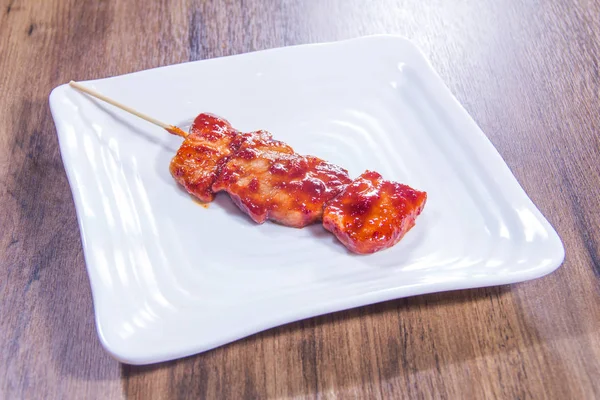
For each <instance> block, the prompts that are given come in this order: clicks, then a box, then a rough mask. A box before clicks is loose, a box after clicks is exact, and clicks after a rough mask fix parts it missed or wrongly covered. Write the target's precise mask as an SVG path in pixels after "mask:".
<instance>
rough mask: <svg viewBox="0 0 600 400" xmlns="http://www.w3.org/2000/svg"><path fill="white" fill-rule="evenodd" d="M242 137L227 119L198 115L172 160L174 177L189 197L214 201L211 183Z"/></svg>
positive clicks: (171, 169) (171, 167)
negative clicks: (190, 195)
mask: <svg viewBox="0 0 600 400" xmlns="http://www.w3.org/2000/svg"><path fill="white" fill-rule="evenodd" d="M239 136H240V135H239V132H238V131H237V130H235V129H234V128H232V126H231V125H230V124H229V122H227V121H226V120H224V119H222V118H219V117H216V116H214V115H211V114H205V113H203V114H200V115H198V116H197V117H196V119H195V120H194V123H193V124H192V127H191V128H190V134H189V135H188V136H187V137H186V138H185V140H184V142H183V143H182V145H181V147H180V148H179V150H178V151H177V154H176V155H175V157H173V159H172V160H171V165H170V167H169V169H170V171H171V175H173V178H175V180H176V181H177V182H178V183H179V184H181V185H182V186H183V187H184V188H185V189H186V190H187V191H188V192H189V193H190V194H192V195H194V196H196V197H197V198H199V199H200V200H202V201H206V202H208V201H212V200H213V199H214V193H213V191H212V189H211V187H212V184H213V182H214V181H215V179H216V177H217V174H218V172H219V169H220V168H221V166H222V164H223V163H224V162H225V160H226V158H227V156H229V155H230V154H231V153H232V152H234V151H235V150H236V148H237V147H239V144H240V141H239Z"/></svg>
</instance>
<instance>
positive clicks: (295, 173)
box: [213, 131, 351, 228]
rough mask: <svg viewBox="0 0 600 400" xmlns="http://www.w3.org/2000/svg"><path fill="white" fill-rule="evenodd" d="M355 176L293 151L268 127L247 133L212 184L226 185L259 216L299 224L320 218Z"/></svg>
mask: <svg viewBox="0 0 600 400" xmlns="http://www.w3.org/2000/svg"><path fill="white" fill-rule="evenodd" d="M350 182H351V179H350V177H349V176H348V172H347V171H346V170H345V169H343V168H340V167H338V166H336V165H333V164H330V163H328V162H326V161H323V160H321V159H320V158H317V157H313V156H302V155H299V154H296V153H294V150H293V149H292V148H291V147H290V146H288V145H287V144H285V143H283V142H280V141H277V140H274V139H272V138H271V135H270V134H269V133H268V132H264V131H259V132H255V133H251V134H247V135H246V136H245V139H244V142H243V144H241V146H240V147H239V149H238V151H237V152H236V153H235V154H234V155H232V156H231V157H230V158H229V159H228V161H227V162H226V163H225V165H224V166H223V168H222V170H221V173H220V175H219V177H218V178H217V180H216V181H215V183H214V185H213V190H214V191H215V192H216V191H219V190H224V191H226V192H227V193H229V195H230V196H231V198H232V199H233V201H234V203H235V204H236V205H237V206H238V207H239V208H240V209H242V210H243V211H244V212H246V213H247V214H248V215H249V216H250V217H251V218H252V219H253V220H254V221H255V222H257V223H263V222H265V221H266V220H272V221H275V222H278V223H280V224H283V225H287V226H291V227H296V228H301V227H304V226H306V225H309V224H312V223H314V222H316V221H318V220H320V219H321V217H322V214H323V207H324V205H325V204H326V203H327V202H328V201H329V200H331V199H332V198H334V197H335V196H336V195H337V194H338V193H340V192H341V191H342V189H343V188H344V186H345V185H346V184H348V183H350Z"/></svg>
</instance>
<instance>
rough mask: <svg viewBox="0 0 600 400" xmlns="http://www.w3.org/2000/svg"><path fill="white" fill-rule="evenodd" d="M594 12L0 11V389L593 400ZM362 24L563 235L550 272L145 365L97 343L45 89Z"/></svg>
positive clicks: (598, 383)
mask: <svg viewBox="0 0 600 400" xmlns="http://www.w3.org/2000/svg"><path fill="white" fill-rule="evenodd" d="M598 15H600V2H599V1H597V0H593V1H591V0H590V1H586V0H576V1H570V2H567V1H564V0H562V1H561V0H549V1H546V2H541V3H540V2H538V3H534V2H512V1H509V0H500V1H494V0H483V1H477V0H465V1H462V2H442V1H428V2H422V1H408V0H404V1H402V0H400V1H392V0H383V1H380V2H368V1H358V0H326V1H325V0H324V1H297V2H296V1H281V2H275V1H266V0H263V1H261V0H246V1H243V2H242V1H227V2H221V1H192V0H178V1H173V2H169V1H166V0H163V1H156V2H143V1H140V0H136V1H128V2H120V1H116V0H115V1H113V0H111V1H95V2H81V1H74V0H69V1H59V0H48V1H45V2H36V1H33V0H0V71H2V73H0V88H1V90H0V109H1V110H2V112H0V183H1V185H0V348H1V349H2V351H1V352H0V397H2V398H43V397H47V398H120V397H132V398H149V397H150V398H170V397H175V398H187V397H200V398H265V397H267V398H280V397H291V396H296V397H308V398H313V397H324V398H433V397H437V398H462V397H466V396H470V395H471V396H474V397H479V398H483V397H487V398H556V399H567V398H573V399H582V398H594V397H600V380H599V379H598V376H600V286H599V284H600V233H599V232H600V213H599V212H598V210H600V172H599V168H598V166H599V165H600V139H599V135H598V132H600V72H599V64H600V62H599V58H600V20H599V19H598ZM375 33H398V34H402V35H405V36H407V37H409V38H410V39H412V40H413V41H414V42H415V43H416V44H417V45H419V46H420V47H421V48H422V49H423V50H424V51H425V53H426V54H427V55H428V56H429V57H430V59H431V60H432V63H433V64H434V67H435V68H436V69H437V70H438V71H439V72H440V75H441V76H442V78H443V79H444V80H445V81H446V83H447V84H448V86H449V87H450V88H451V90H452V91H453V92H454V93H455V94H456V96H457V97H458V99H459V100H460V101H461V102H462V103H463V104H464V106H465V108H466V109H467V110H468V111H469V112H470V113H471V114H472V115H473V117H474V118H475V120H476V121H477V122H478V123H479V124H480V125H481V127H482V128H483V130H484V131H485V132H486V134H487V135H488V137H489V138H490V140H491V141H492V142H493V143H494V145H495V146H496V147H497V148H498V150H499V151H500V153H501V154H502V156H503V157H504V158H505V160H506V161H507V163H508V165H509V166H510V168H511V169H512V171H513V172H514V174H515V176H516V177H517V179H518V180H519V182H520V183H521V184H522V185H523V187H524V189H525V190H526V191H527V193H528V194H529V195H530V196H531V198H532V199H533V200H534V202H535V203H536V204H537V205H538V207H539V208H540V209H541V211H542V212H543V213H544V214H545V215H546V216H547V217H548V219H549V220H550V221H551V223H553V225H554V226H555V227H556V228H557V230H558V231H559V234H560V235H561V237H562V239H563V241H564V243H565V247H566V251H567V258H566V261H565V264H564V265H563V266H562V267H561V268H560V269H559V270H558V271H556V272H555V273H553V274H551V275H549V276H547V277H544V278H542V279H539V280H536V281H532V282H526V283H521V284H517V285H512V286H506V287H498V288H488V289H478V290H470V291H460V292H452V293H442V294H433V295H427V296H419V297H415V298H410V299H402V300H397V301H392V302H387V303H384V304H378V305H373V306H369V307H364V308H361V309H357V310H350V311H347V312H341V313H337V314H333V315H327V316H322V317H318V318H313V319H310V320H307V321H300V322H297V323H293V324H290V325H287V326H284V327H279V328H276V329H273V330H270V331H268V332H263V333H261V334H258V335H254V336H252V337H249V338H246V339H244V340H241V341H238V342H236V343H233V344H230V345H227V346H224V347H222V348H219V349H216V350H213V351H210V352H207V353H205V354H201V355H197V356H193V357H189V358H186V359H183V360H178V361H174V362H169V363H163V364H160V365H156V366H148V367H133V366H123V365H120V364H119V363H118V362H116V361H114V360H113V359H111V358H110V357H109V356H108V355H107V354H106V353H105V352H104V351H103V350H102V348H101V346H100V344H99V342H98V340H97V337H96V333H95V328H94V317H93V309H92V302H91V294H90V289H89V282H88V278H87V274H86V272H85V265H84V261H83V256H82V251H81V243H80V239H79V231H78V228H77V222H76V218H75V211H74V207H73V203H72V200H71V195H70V189H69V187H68V184H67V181H66V177H65V173H64V170H63V167H62V162H61V159H60V154H59V152H58V144H57V140H56V134H55V130H54V126H53V123H52V119H51V116H50V113H49V109H48V105H47V96H48V94H49V92H50V90H51V89H52V88H53V87H55V86H57V85H58V84H61V83H64V82H67V81H68V80H70V79H88V78H99V77H105V76H111V75H117V74H122V73H127V72H132V71H137V70H141V69H145V68H150V67H156V66H161V65H168V64H172V63H177V62H184V61H188V60H198V59H205V58H211V57H218V56H223V55H231V54H237V53H242V52H247V51H253V50H260V49H265V48H272V47H277V46H287V45H294V44H301V43H311V42H319V41H330V40H338V39H345V38H350V37H355V36H359V35H366V34H375Z"/></svg>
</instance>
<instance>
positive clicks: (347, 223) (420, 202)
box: [323, 171, 427, 254]
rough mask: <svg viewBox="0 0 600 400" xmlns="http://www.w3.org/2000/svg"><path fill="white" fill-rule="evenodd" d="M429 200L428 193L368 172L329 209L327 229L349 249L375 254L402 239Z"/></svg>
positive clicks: (356, 180)
mask: <svg viewBox="0 0 600 400" xmlns="http://www.w3.org/2000/svg"><path fill="white" fill-rule="evenodd" d="M426 200H427V193H425V192H420V191H417V190H414V189H412V188H411V187H409V186H406V185H403V184H400V183H397V182H391V181H386V180H384V179H383V178H382V176H381V175H380V174H378V173H377V172H372V171H366V172H365V173H363V174H362V175H361V176H359V177H358V178H357V179H355V180H354V181H353V182H352V183H351V184H350V185H348V186H347V187H346V188H345V189H344V191H343V192H342V193H341V194H340V195H339V196H337V197H336V198H335V199H334V200H333V201H331V202H330V203H329V204H328V205H327V206H326V207H325V211H324V214H323V226H324V227H325V229H327V230H328V231H330V232H332V233H333V234H334V235H335V236H336V237H337V238H338V239H339V240H340V241H341V242H342V243H343V244H344V245H345V246H346V247H347V248H348V249H349V250H351V251H353V252H355V253H359V254H369V253H374V252H376V251H380V250H383V249H386V248H388V247H391V246H393V245H395V244H396V243H398V241H400V239H402V237H403V236H404V235H405V234H406V232H408V231H409V230H410V229H411V228H412V227H413V226H414V225H415V219H416V218H417V216H418V215H419V214H420V213H421V211H422V210H423V207H424V206H425V202H426Z"/></svg>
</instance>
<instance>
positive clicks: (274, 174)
mask: <svg viewBox="0 0 600 400" xmlns="http://www.w3.org/2000/svg"><path fill="white" fill-rule="evenodd" d="M170 171H171V174H172V175H173V177H174V178H175V180H176V181H177V182H179V183H180V184H181V185H182V186H183V187H185V189H186V190H187V191H188V192H189V193H190V194H192V195H194V196H196V197H197V198H199V199H200V200H202V201H205V202H208V201H212V200H213V199H214V196H215V193H217V192H220V191H224V192H226V193H228V194H229V196H230V197H231V199H232V200H233V202H234V203H235V204H236V205H237V206H238V207H239V208H240V209H241V210H242V211H244V212H245V213H246V214H248V215H249V216H250V218H251V219H252V220H253V221H254V222H256V223H259V224H262V223H264V222H265V221H267V220H271V221H273V222H277V223H279V224H282V225H286V226H290V227H295V228H302V227H305V226H307V225H310V224H313V223H315V222H319V221H321V220H322V221H323V226H324V227H325V229H327V230H329V231H331V232H332V233H333V234H334V235H335V236H336V237H337V238H338V239H339V240H340V241H341V242H342V243H343V244H344V245H345V246H346V247H347V248H348V249H349V250H351V251H352V252H354V253H358V254H369V253H374V252H376V251H380V250H383V249H386V248H388V247H391V246H393V245H395V244H396V243H398V241H400V239H402V237H403V236H404V235H405V234H406V232H408V231H409V230H410V229H411V228H412V227H413V226H414V225H415V219H416V218H417V216H418V215H419V214H420V213H421V211H422V210H423V207H424V206H425V202H426V200H427V194H426V193H425V192H420V191H418V190H415V189H412V188H411V187H409V186H406V185H403V184H400V183H397V182H391V181H387V180H384V179H383V177H382V176H381V175H380V174H378V173H377V172H372V171H366V172H365V173H364V174H362V175H361V176H359V177H358V178H357V179H355V180H352V179H351V178H350V177H349V176H348V171H346V170H345V169H343V168H341V167H338V166H337V165H334V164H331V163H329V162H327V161H324V160H322V159H320V158H317V157H314V156H304V155H300V154H297V153H296V152H294V149H292V147H290V146H289V145H287V144H286V143H284V142H281V141H278V140H275V139H273V137H272V135H271V134H270V133H269V132H266V131H256V132H250V133H242V132H240V131H238V130H236V129H234V128H233V127H232V126H231V124H229V122H227V121H226V120H224V119H222V118H219V117H216V116H214V115H211V114H205V113H203V114H200V115H198V117H196V119H195V120H194V123H193V125H192V127H191V129H190V133H189V134H188V135H187V136H186V137H185V139H184V142H183V144H182V145H181V147H180V148H179V150H178V151H177V154H176V155H175V157H174V158H173V160H172V161H171V165H170Z"/></svg>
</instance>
